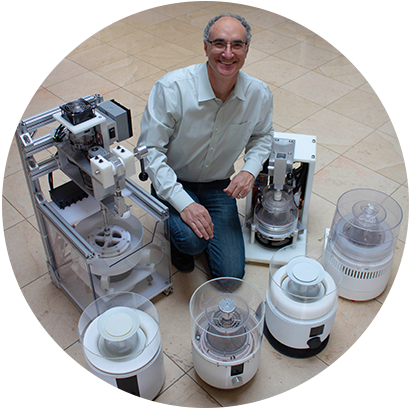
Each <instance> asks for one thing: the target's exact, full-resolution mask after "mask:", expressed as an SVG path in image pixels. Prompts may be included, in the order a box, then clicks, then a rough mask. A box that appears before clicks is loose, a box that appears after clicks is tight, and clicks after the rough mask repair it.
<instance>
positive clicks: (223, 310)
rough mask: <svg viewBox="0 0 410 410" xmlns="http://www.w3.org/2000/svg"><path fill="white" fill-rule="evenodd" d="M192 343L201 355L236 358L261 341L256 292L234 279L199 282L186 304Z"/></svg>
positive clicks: (261, 315) (260, 300)
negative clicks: (201, 283) (188, 312)
mask: <svg viewBox="0 0 410 410" xmlns="http://www.w3.org/2000/svg"><path fill="white" fill-rule="evenodd" d="M189 308H190V313H191V321H192V343H193V344H196V345H197V347H198V350H199V351H200V352H201V354H203V355H204V356H206V357H208V358H210V359H213V360H217V361H238V360H243V359H244V358H246V357H248V356H249V355H251V354H253V353H254V352H255V351H256V350H257V349H258V348H259V347H260V344H261V342H262V333H263V320H264V315H265V306H264V301H263V298H262V295H261V294H260V292H259V291H258V290H257V289H256V288H255V287H253V286H252V285H250V284H249V283H247V282H245V281H243V280H241V279H237V278H218V279H213V280H210V281H208V282H206V283H204V284H203V285H201V286H200V287H199V288H198V289H197V290H196V291H195V292H194V294H193V295H192V297H191V301H190V304H189Z"/></svg>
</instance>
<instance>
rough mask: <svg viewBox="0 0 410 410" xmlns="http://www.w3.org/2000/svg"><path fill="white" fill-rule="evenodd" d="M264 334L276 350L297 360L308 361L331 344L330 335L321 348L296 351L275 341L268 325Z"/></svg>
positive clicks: (264, 329) (264, 328)
mask: <svg viewBox="0 0 410 410" xmlns="http://www.w3.org/2000/svg"><path fill="white" fill-rule="evenodd" d="M263 334H264V335H265V337H266V340H267V341H268V342H269V344H270V345H271V346H272V347H273V348H274V349H275V350H277V351H278V352H279V353H282V354H284V355H285V356H288V357H293V358H295V359H307V358H309V357H313V356H316V355H317V354H319V353H320V352H321V351H322V350H323V349H324V348H325V347H326V345H327V343H328V342H329V337H330V335H329V336H328V337H327V338H326V339H325V340H323V342H322V343H321V344H320V346H318V347H316V348H313V349H296V348H294V347H289V346H286V345H284V344H283V343H281V342H279V340H277V339H275V338H274V337H273V336H272V334H271V333H270V332H269V329H268V328H267V326H266V323H265V324H264V327H263Z"/></svg>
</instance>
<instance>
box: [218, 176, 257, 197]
mask: <svg viewBox="0 0 410 410" xmlns="http://www.w3.org/2000/svg"><path fill="white" fill-rule="evenodd" d="M254 183H255V177H254V176H253V175H252V174H251V173H250V172H247V171H240V172H239V173H238V174H236V175H235V176H234V177H233V178H232V181H231V183H230V184H229V185H228V187H227V188H226V189H224V192H226V193H227V194H228V195H229V196H230V197H231V198H245V197H246V195H248V194H249V192H250V191H251V189H252V187H253V184H254Z"/></svg>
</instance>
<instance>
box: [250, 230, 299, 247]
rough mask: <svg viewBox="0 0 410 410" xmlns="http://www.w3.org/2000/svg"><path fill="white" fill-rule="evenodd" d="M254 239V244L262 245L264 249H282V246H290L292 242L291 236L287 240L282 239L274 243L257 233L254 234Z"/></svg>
mask: <svg viewBox="0 0 410 410" xmlns="http://www.w3.org/2000/svg"><path fill="white" fill-rule="evenodd" d="M255 239H256V242H258V243H259V245H262V246H263V247H264V248H267V249H278V248H283V247H284V246H287V245H290V244H291V243H292V241H293V237H292V236H291V237H289V238H285V239H282V240H277V241H274V240H272V239H268V238H265V237H264V236H263V235H261V234H260V233H259V232H256V234H255Z"/></svg>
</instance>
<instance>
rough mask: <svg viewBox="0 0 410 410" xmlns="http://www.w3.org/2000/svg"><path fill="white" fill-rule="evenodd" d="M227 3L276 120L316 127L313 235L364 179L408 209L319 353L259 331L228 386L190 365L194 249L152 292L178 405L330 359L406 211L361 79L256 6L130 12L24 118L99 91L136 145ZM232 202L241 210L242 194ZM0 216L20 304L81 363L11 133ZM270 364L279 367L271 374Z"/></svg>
mask: <svg viewBox="0 0 410 410" xmlns="http://www.w3.org/2000/svg"><path fill="white" fill-rule="evenodd" d="M225 11H230V12H234V13H238V14H240V15H242V16H244V17H245V18H246V19H247V20H248V22H249V23H250V24H251V25H252V29H253V39H252V43H251V48H250V52H249V55H248V59H247V63H246V65H245V67H244V69H243V70H244V71H245V72H247V73H249V74H251V75H253V76H256V77H258V78H260V79H261V80H263V81H265V82H266V83H267V84H268V85H269V87H270V88H271V90H272V92H273V94H274V107H275V109H274V115H273V122H274V125H275V130H276V131H281V132H289V133H302V134H311V135H315V136H316V137H317V141H318V146H317V148H318V152H317V166H316V174H315V178H314V185H313V194H312V204H311V208H310V214H309V227H308V241H309V243H313V244H319V245H320V244H321V243H322V237H323V234H324V230H325V228H326V227H329V225H330V224H331V221H332V217H333V214H334V211H335V204H336V201H337V199H338V197H339V196H340V195H341V194H342V193H344V192H345V191H347V190H349V189H352V188H356V187H369V188H374V189H377V190H381V191H383V192H385V193H387V194H389V195H391V196H392V197H393V198H394V199H396V200H397V201H398V202H399V203H400V205H401V206H402V208H403V210H404V215H405V216H404V220H403V223H402V226H401V232H400V237H399V241H398V243H397V251H396V256H395V263H394V271H393V273H392V275H391V278H390V281H389V284H388V287H387V289H386V291H385V292H384V293H383V294H382V295H381V296H380V297H378V298H377V299H375V300H372V301H368V302H363V303H353V302H350V301H346V300H343V299H340V305H339V309H338V312H337V317H336V322H335V324H334V327H333V331H332V337H331V339H330V342H329V345H328V346H327V348H326V349H325V350H324V351H323V352H322V353H321V354H319V355H318V356H317V357H313V358H311V359H307V360H296V359H290V358H287V357H285V356H282V355H280V354H279V353H277V352H276V351H275V350H273V348H272V347H271V346H270V345H269V344H268V343H267V341H266V340H265V339H264V341H263V345H262V350H263V351H262V355H263V360H262V361H261V365H260V369H259V371H258V373H257V374H256V376H255V378H254V379H253V380H252V381H251V382H250V383H249V384H247V385H246V386H244V387H242V388H240V389H237V390H235V391H220V390H217V389H214V388H211V387H209V386H208V385H206V384H205V383H203V382H202V381H201V380H200V379H199V378H198V377H197V375H196V373H195V370H194V368H193V364H192V359H191V350H190V349H191V348H190V339H189V330H188V328H189V312H188V302H189V299H190V296H191V294H192V293H193V291H194V290H195V289H196V288H197V287H198V286H199V285H200V284H201V283H203V282H204V281H206V280H207V275H206V272H205V269H204V267H203V266H204V265H203V261H202V259H201V258H199V259H198V260H197V263H196V269H195V271H194V272H193V273H191V274H188V275H187V274H182V273H180V272H177V271H175V269H174V272H173V282H174V292H173V293H172V294H171V295H170V296H168V297H165V296H163V295H160V296H158V297H156V298H155V299H154V300H153V302H154V303H155V306H156V308H157V309H158V311H159V315H160V321H161V322H160V323H161V332H162V336H163V340H164V355H165V364H166V382H165V385H164V387H163V389H162V391H161V393H160V395H159V396H158V397H157V399H156V401H157V402H160V403H166V404H172V405H178V406H189V407H220V406H231V405H238V404H245V403H250V402H254V401H257V400H261V399H264V398H267V397H272V396H275V395H278V394H280V393H282V392H285V391H287V390H290V389H292V388H293V387H295V386H298V385H300V384H302V383H303V382H304V381H306V380H308V379H310V378H312V377H314V376H315V375H317V374H319V373H320V372H322V370H325V369H326V368H328V366H330V365H332V364H333V363H334V362H335V361H336V360H337V359H338V358H340V357H341V356H342V355H343V354H344V353H345V352H346V351H347V350H348V349H349V347H350V346H352V345H353V343H354V342H355V341H356V340H357V339H358V338H359V337H360V336H361V335H362V334H363V332H364V331H365V330H366V328H367V326H368V325H369V324H370V322H371V321H372V320H373V318H374V317H375V316H376V314H377V313H378V312H379V310H380V308H381V307H382V305H383V303H384V301H385V299H386V296H387V294H388V292H389V289H390V287H391V285H392V283H393V280H394V278H395V274H396V272H397V269H398V267H399V264H400V260H401V257H402V253H403V249H404V241H405V236H406V231H407V223H408V183H407V177H406V171H405V166H404V160H403V155H402V152H401V148H400V145H399V141H398V139H397V135H396V134H395V131H394V128H393V126H392V123H391V121H390V119H389V117H388V115H387V113H386V111H385V109H384V108H383V105H382V104H381V102H380V100H379V99H378V97H377V96H376V94H375V93H374V91H373V90H372V88H371V87H370V85H369V84H368V83H367V82H366V79H365V78H364V77H363V76H362V75H361V74H360V73H359V72H358V71H357V70H356V68H355V67H354V66H353V65H352V64H351V63H350V62H349V61H348V60H347V59H346V58H345V57H344V56H343V55H342V54H341V53H340V52H339V51H338V50H336V49H335V48H334V47H332V46H331V45H330V44H328V43H327V42H326V41H325V40H323V39H322V38H320V37H318V36H317V35H316V34H315V33H313V32H311V31H309V30H307V29H306V28H304V27H302V26H300V25H298V24H296V23H295V22H293V21H290V20H287V19H285V18H283V17H281V16H279V15H275V14H273V13H270V12H267V11H264V10H260V9H256V8H252V7H249V6H244V5H237V4H229V3H224V4H222V3H218V2H190V3H184V4H174V5H168V6H162V7H158V8H155V9H151V10H148V11H144V12H141V13H138V14H135V15H132V16H129V17H127V18H125V19H123V20H121V21H118V22H116V23H115V24H112V25H111V26H109V27H107V28H106V29H104V30H102V31H100V32H98V33H96V34H95V35H94V36H92V37H91V38H89V39H88V40H86V41H84V42H83V43H82V44H80V45H79V46H78V47H77V48H76V49H75V50H74V51H73V52H72V53H70V54H69V55H68V56H67V57H66V58H65V59H64V60H63V61H61V63H60V64H59V65H58V66H57V67H56V68H55V69H54V70H53V71H52V72H51V73H50V75H49V76H48V77H47V78H46V80H44V82H43V84H41V86H40V87H39V89H38V91H37V92H36V94H35V95H34V96H33V99H32V101H31V102H30V104H29V106H28V107H27V110H26V112H25V113H24V114H23V115H22V118H26V117H28V116H31V115H34V114H37V113H40V112H43V111H45V110H47V109H50V108H53V107H55V106H58V105H60V104H61V103H64V102H67V101H70V100H73V99H75V98H78V97H80V96H83V95H87V94H93V93H97V92H98V93H100V94H103V95H104V97H105V99H110V98H115V99H117V100H118V101H120V102H121V103H122V104H124V105H126V106H127V107H129V108H130V109H131V110H132V115H133V123H134V128H135V130H134V131H135V132H134V134H135V137H133V138H132V139H131V140H130V141H127V142H126V145H128V146H129V147H130V148H132V147H133V145H134V144H135V142H136V140H137V136H138V135H139V123H140V119H141V115H142V112H143V110H144V106H145V104H146V100H147V96H148V94H149V91H150V89H151V87H152V85H153V84H154V82H155V81H156V80H157V79H159V78H160V77H161V76H162V75H164V74H165V73H166V72H168V71H171V70H174V69H176V68H179V67H183V66H187V65H190V64H195V63H200V62H204V61H205V56H204V53H203V49H202V41H201V35H202V30H203V27H204V25H205V24H206V23H207V22H208V20H209V19H210V18H212V17H214V16H215V15H217V14H219V13H220V12H225ZM239 165H240V160H238V166H239ZM144 187H147V184H145V185H144ZM239 206H240V209H241V210H243V203H240V204H239ZM3 224H4V229H5V238H6V244H7V248H8V251H9V256H10V260H11V264H12V266H13V269H14V272H15V275H16V278H17V281H18V284H19V286H20V287H21V291H22V293H23V295H24V297H25V298H26V300H27V302H28V304H29V305H30V307H31V309H32V310H33V312H34V314H35V315H36V316H37V318H38V319H39V321H40V323H41V324H42V325H43V327H44V328H45V329H46V331H47V332H48V333H49V334H50V336H51V337H52V338H53V339H54V340H55V341H56V342H57V343H58V345H59V346H61V348H62V349H64V350H65V351H66V352H67V354H68V355H70V356H71V357H73V358H74V359H75V360H76V361H78V362H79V363H80V364H82V365H84V359H83V357H82V351H81V346H80V344H79V341H78V335H77V330H76V327H77V321H78V318H79V316H80V312H79V311H78V310H77V309H76V308H75V307H74V306H73V305H72V304H71V302H70V301H69V300H68V299H67V298H66V297H65V296H64V295H63V294H62V292H61V291H60V290H58V289H57V288H56V287H55V286H54V285H53V284H52V283H51V282H50V280H49V276H48V274H47V268H46V263H45V257H44V252H43V249H42V247H41V244H40V241H39V233H38V230H37V226H36V221H35V217H34V212H33V208H32V205H31V203H30V199H29V196H28V193H27V189H26V185H25V181H24V176H23V173H22V170H21V165H20V162H19V158H18V155H17V150H16V147H15V144H14V142H13V143H12V145H11V148H10V153H9V156H8V161H7V165H6V171H5V179H4V185H3ZM22 247H23V249H25V258H20V257H19V252H18V251H17V250H18V249H21V248H22ZM245 279H246V280H247V281H249V282H250V283H252V284H254V285H255V286H256V287H257V288H258V289H259V290H260V291H262V292H263V293H264V292H265V290H266V286H267V282H268V269H267V267H263V266H256V265H250V264H249V265H247V268H246V276H245ZM176 313H178V316H177V315H176ZM176 317H178V319H176ZM273 368H274V369H276V370H275V375H276V376H275V377H270V376H271V369H273Z"/></svg>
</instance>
